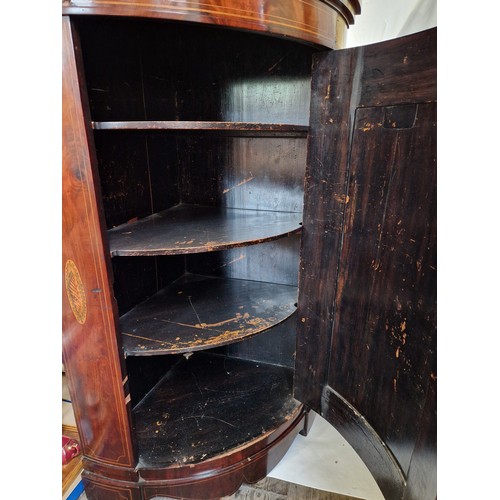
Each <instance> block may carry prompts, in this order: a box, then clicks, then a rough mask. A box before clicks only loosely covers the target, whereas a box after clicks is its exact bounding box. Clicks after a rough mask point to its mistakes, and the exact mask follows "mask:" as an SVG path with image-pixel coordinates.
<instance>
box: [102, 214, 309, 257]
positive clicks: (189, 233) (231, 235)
mask: <svg viewBox="0 0 500 500" xmlns="http://www.w3.org/2000/svg"><path fill="white" fill-rule="evenodd" d="M301 225H302V215H301V214H299V213H287V212H270V211H257V210H239V209H234V208H225V207H220V208H217V207H206V206H199V205H195V206H193V205H177V206H175V207H172V208H170V209H168V210H166V211H164V212H160V213H157V214H154V215H152V216H149V217H147V218H144V219H141V220H139V221H136V222H133V223H130V224H125V225H121V226H119V227H116V228H114V229H111V230H110V231H108V238H109V250H110V253H111V256H112V257H118V256H133V255H137V256H141V255H142V256H152V255H176V254H190V253H199V252H211V251H216V250H224V249H227V248H234V247H239V246H246V245H255V244H257V243H264V242H266V241H272V240H274V239H277V238H282V237H284V236H288V235H291V234H294V233H296V232H298V231H300V229H301Z"/></svg>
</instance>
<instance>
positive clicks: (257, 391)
mask: <svg viewBox="0 0 500 500" xmlns="http://www.w3.org/2000/svg"><path fill="white" fill-rule="evenodd" d="M256 380H258V381H259V383H255V381H256ZM292 387H293V372H292V370H291V369H289V368H284V367H281V366H276V365H268V364H265V363H259V362H252V361H246V360H239V359H235V358H226V357H224V356H217V355H208V354H206V353H196V354H194V355H193V356H191V357H190V358H189V359H187V360H186V359H184V358H182V359H181V360H180V361H179V362H178V363H177V364H176V365H175V366H174V367H173V368H172V369H170V370H169V371H168V372H167V373H166V374H165V376H164V377H163V378H162V379H161V380H160V381H159V382H158V383H157V384H156V386H155V387H154V388H153V389H152V390H151V391H150V392H149V393H148V394H147V395H146V396H145V397H144V398H143V400H142V401H141V402H140V403H139V404H137V405H136V406H135V408H134V409H133V410H132V420H133V425H134V431H135V435H136V439H137V448H138V454H139V468H143V467H144V468H145V467H155V468H156V467H166V466H171V465H173V466H179V465H188V464H195V463H199V462H201V461H202V460H208V459H210V458H212V457H214V456H216V455H218V454H221V453H228V452H229V451H230V450H231V449H234V448H235V447H238V446H241V445H243V444H244V443H248V442H250V441H251V440H253V439H256V438H258V437H261V436H262V435H263V434H265V433H267V432H270V431H272V430H274V429H276V428H277V427H278V426H280V425H281V424H283V423H284V422H285V421H287V420H288V419H290V417H291V415H293V414H294V413H295V412H296V411H297V409H298V408H299V407H300V403H299V402H298V401H296V400H295V399H293V397H292Z"/></svg>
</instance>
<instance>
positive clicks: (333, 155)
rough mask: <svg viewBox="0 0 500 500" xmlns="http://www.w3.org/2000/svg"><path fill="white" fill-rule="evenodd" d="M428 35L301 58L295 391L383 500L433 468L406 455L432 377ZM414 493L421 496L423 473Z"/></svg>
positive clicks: (432, 64)
mask: <svg viewBox="0 0 500 500" xmlns="http://www.w3.org/2000/svg"><path fill="white" fill-rule="evenodd" d="M435 40H436V30H435V29H434V30H428V31H425V32H421V33H418V34H416V35H411V36H409V37H404V38H401V39H397V40H391V41H389V42H383V43H382V44H375V45H370V46H366V47H359V48H356V49H348V50H342V51H338V52H331V53H324V54H320V55H319V56H318V57H317V58H316V59H315V61H314V67H313V68H314V70H313V86H312V92H313V99H312V107H311V132H310V139H309V153H308V166H307V173H306V192H305V205H304V228H303V231H304V232H303V243H302V254H301V255H302V260H301V270H300V271H301V272H300V278H299V289H300V296H299V310H298V317H299V331H298V341H297V362H296V371H297V375H296V397H298V398H299V399H300V400H301V401H304V402H305V403H306V404H308V405H309V406H311V407H312V408H313V409H315V410H316V411H319V412H320V413H321V414H322V415H323V416H324V417H325V418H327V419H328V420H329V421H330V422H332V423H333V424H334V425H336V426H337V428H338V430H339V431H340V432H341V433H343V434H344V437H346V439H347V440H348V441H349V442H350V443H351V444H352V445H353V447H354V448H355V449H356V451H357V452H358V454H359V455H360V456H361V458H362V459H363V460H364V461H365V463H366V464H367V466H368V467H369V468H370V469H371V471H372V473H373V475H374V477H375V479H376V480H377V482H378V483H379V486H380V487H381V489H382V492H383V493H384V495H385V496H386V497H387V498H389V499H392V498H402V496H403V495H404V488H405V484H406V481H407V480H408V482H409V483H419V481H418V480H417V481H415V478H412V477H411V476H412V471H416V473H417V474H419V475H422V474H427V475H428V476H432V471H433V470H434V469H435V462H433V461H432V460H422V459H421V457H420V458H419V457H418V456H416V455H415V454H417V455H418V453H420V450H422V449H423V447H418V446H417V447H416V443H417V441H418V439H419V435H422V432H424V431H422V425H425V426H426V427H428V428H430V429H431V428H432V425H431V424H432V417H431V418H429V415H428V411H429V410H428V409H429V408H431V407H432V404H430V403H429V397H432V396H429V394H430V393H429V384H430V383H431V381H433V380H435V378H436V369H435V368H436V367H435V364H436V361H435V360H436V347H435V342H436V104H435V100H436V91H435V89H436V46H435V43H436V41H435ZM432 394H434V395H435V393H434V392H433V393H432ZM429 422H430V424H429ZM429 425H430V427H429ZM424 434H425V436H426V439H427V440H429V432H424ZM431 441H432V437H431ZM411 463H414V464H417V463H418V467H411V466H410V464H411ZM426 463H427V464H428V467H429V470H427V472H425V470H426V469H425V464H426ZM419 484H420V483H419ZM426 488H427V490H425V492H424V493H422V499H424V500H425V499H426V498H434V496H435V481H430V484H428V485H427V486H426ZM421 491H423V490H421Z"/></svg>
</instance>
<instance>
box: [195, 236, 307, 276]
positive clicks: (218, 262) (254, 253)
mask: <svg viewBox="0 0 500 500" xmlns="http://www.w3.org/2000/svg"><path fill="white" fill-rule="evenodd" d="M299 249H300V235H293V236H289V237H287V238H281V239H279V240H275V241H271V242H269V243H262V244H259V245H253V246H250V247H241V248H233V249H231V250H225V251H223V252H211V253H206V254H196V255H189V256H187V258H186V270H187V271H188V272H190V273H193V274H206V275H209V276H220V277H224V278H234V279H247V280H252V281H266V282H268V283H279V284H282V285H292V286H297V282H298V277H297V274H298V265H299Z"/></svg>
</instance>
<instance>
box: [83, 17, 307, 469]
mask: <svg viewBox="0 0 500 500" xmlns="http://www.w3.org/2000/svg"><path fill="white" fill-rule="evenodd" d="M77 26H78V30H79V34H80V38H81V44H82V54H83V63H84V72H85V78H86V88H87V92H88V96H89V104H90V112H91V120H92V123H93V129H94V141H95V148H96V153H97V163H98V170H99V179H100V186H99V188H100V195H101V202H102V207H103V215H104V219H105V223H106V228H107V231H108V242H109V250H110V258H111V263H112V270H113V280H114V283H113V287H114V293H115V297H116V300H117V304H118V312H119V315H120V329H121V336H122V339H121V340H122V344H123V349H124V357H125V358H126V367H127V372H128V376H129V383H130V387H131V396H132V405H133V413H132V417H133V422H134V432H135V438H136V441H137V447H138V450H139V456H140V461H141V464H142V465H143V466H144V467H163V466H165V467H166V466H168V465H171V464H180V463H186V462H188V463H190V462H191V461H195V462H196V461H200V460H203V459H208V458H209V457H212V456H215V455H217V454H219V453H222V452H223V451H226V450H228V449H229V448H231V447H235V446H239V445H241V444H242V443H243V442H245V441H249V440H251V439H254V438H256V437H257V436H259V435H260V434H261V433H262V432H263V431H264V430H267V431H269V430H271V429H273V428H276V427H277V426H279V425H281V424H282V423H283V422H284V421H286V420H287V419H289V418H290V416H291V415H292V414H293V413H294V412H296V411H297V408H298V403H297V401H295V400H294V399H293V383H292V379H293V364H294V352H295V321H296V317H295V316H296V315H295V313H294V311H295V308H296V302H297V274H298V266H299V249H300V231H301V222H302V203H303V179H304V171H305V164H306V137H307V130H308V121H309V109H308V106H309V88H310V60H311V55H312V52H313V49H312V48H311V47H307V46H302V45H298V44H296V43H291V42H288V41H285V40H282V39H278V38H267V37H264V38H265V39H264V40H263V39H262V38H263V37H262V36H256V35H253V34H250V33H244V32H239V31H235V30H224V29H217V28H213V27H208V26H197V25H186V24H179V23H174V22H164V21H152V20H129V19H96V18H94V19H86V18H85V17H83V18H81V19H78V23H77ZM270 42H271V43H270ZM194 351H196V352H194ZM229 365H230V366H232V367H234V369H231V370H226V369H225V367H227V366H229ZM221 367H222V368H221ZM224 388H227V389H224ZM216 393H217V394H216ZM242 398H243V399H242ZM200 405H201V406H200ZM205 407H206V410H207V411H206V412H204V411H201V409H202V408H203V409H205ZM231 408H233V409H234V411H233V410H231ZM256 409H258V411H256ZM198 410H199V411H198ZM200 412H201V413H200ZM218 412H219V413H218ZM220 412H222V413H220ZM198 413H199V414H200V415H201V417H200V418H194V417H193V418H188V419H186V418H184V419H182V418H181V417H182V416H183V415H184V417H185V416H186V415H191V416H192V415H195V414H196V415H198ZM245 413H246V415H245V418H247V417H249V418H250V420H249V421H248V422H247V421H246V420H245V422H247V423H246V424H245V425H244V426H243V425H240V424H241V422H240V421H239V420H238V419H241V418H243V414H245ZM251 413H255V414H254V415H250V414H251ZM167 414H168V415H169V417H168V419H167V417H165V415H167ZM223 414H224V415H225V417H224V416H223ZM165 419H167V420H168V421H169V425H164V424H165V422H166V421H167V420H165ZM250 421H251V422H250ZM158 422H160V423H158ZM162 422H163V423H162ZM172 422H175V425H173V424H172ZM228 422H229V423H228ZM172 429H177V430H176V431H175V435H174V434H172V432H173V430H172ZM179 429H182V430H180V431H179ZM242 429H244V430H245V431H244V432H243V430H242ZM243 434H244V435H243ZM180 435H183V436H184V435H185V436H191V437H192V439H198V441H199V443H198V444H199V445H198V444H196V453H197V454H196V455H193V453H192V448H193V442H191V441H190V442H189V443H188V442H187V438H186V439H184V441H186V443H184V442H183V441H182V440H180V439H175V437H176V436H177V437H178V436H180ZM212 437H213V439H212ZM162 440H163V441H162ZM181 441H182V442H181ZM159 442H161V443H163V444H162V445H161V446H160V447H158V446H155V443H156V444H158V443H159ZM200 443H204V444H203V445H202V444H200ZM167 444H168V445H167ZM186 447H187V448H186ZM158 448H161V450H163V451H162V452H161V453H158ZM168 450H170V451H168Z"/></svg>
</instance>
